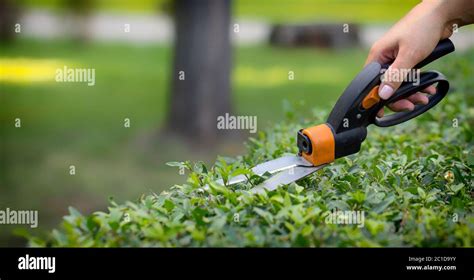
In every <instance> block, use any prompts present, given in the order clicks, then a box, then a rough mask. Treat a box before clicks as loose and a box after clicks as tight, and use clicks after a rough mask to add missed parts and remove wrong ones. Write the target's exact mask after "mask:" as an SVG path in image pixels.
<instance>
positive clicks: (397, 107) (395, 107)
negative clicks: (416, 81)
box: [388, 99, 415, 112]
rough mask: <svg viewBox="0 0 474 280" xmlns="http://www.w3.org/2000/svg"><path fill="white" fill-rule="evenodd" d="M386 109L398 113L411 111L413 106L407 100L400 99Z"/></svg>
mask: <svg viewBox="0 0 474 280" xmlns="http://www.w3.org/2000/svg"><path fill="white" fill-rule="evenodd" d="M388 107H389V108H390V109H391V110H392V111H395V112H400V111H413V109H415V104H413V103H411V102H410V101H409V100H407V99H402V100H398V101H396V102H393V103H391V104H388Z"/></svg>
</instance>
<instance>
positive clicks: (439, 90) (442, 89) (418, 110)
mask: <svg viewBox="0 0 474 280" xmlns="http://www.w3.org/2000/svg"><path fill="white" fill-rule="evenodd" d="M435 83H438V85H437V86H436V93H435V94H434V95H431V96H430V97H429V101H428V104H426V105H416V106H415V109H414V110H413V111H409V112H399V113H395V114H391V115H388V116H385V117H383V118H375V119H374V121H373V123H374V124H375V125H376V126H380V127H388V126H392V125H397V124H400V123H403V122H406V121H408V120H410V119H413V118H415V117H417V116H419V115H421V114H423V113H425V112H426V111H428V110H429V109H431V108H433V107H434V106H435V105H436V104H438V102H440V101H441V99H443V98H444V97H445V96H446V94H447V93H448V90H449V82H448V81H447V80H446V78H445V77H444V76H443V74H441V73H439V72H437V71H428V72H424V73H421V75H420V82H419V84H417V85H413V83H403V84H402V85H401V86H400V88H398V90H397V91H396V92H395V93H394V95H393V96H392V97H391V98H389V99H387V100H382V101H380V102H379V103H378V104H377V106H375V108H374V111H378V110H379V109H381V108H383V107H384V106H385V105H387V104H390V103H393V102H396V101H398V100H401V99H405V98H407V97H409V96H410V95H412V94H414V93H416V92H419V91H421V90H423V89H425V88H427V87H428V86H430V85H433V84H435Z"/></svg>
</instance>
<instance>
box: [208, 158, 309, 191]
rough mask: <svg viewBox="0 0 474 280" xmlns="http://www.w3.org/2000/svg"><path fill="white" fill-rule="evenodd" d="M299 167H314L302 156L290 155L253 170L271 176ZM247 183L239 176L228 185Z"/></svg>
mask: <svg viewBox="0 0 474 280" xmlns="http://www.w3.org/2000/svg"><path fill="white" fill-rule="evenodd" d="M298 166H306V167H312V166H313V165H312V164H311V163H310V162H308V161H307V160H305V159H304V158H302V157H300V156H295V155H290V156H283V157H280V158H277V159H274V160H270V161H266V162H263V163H260V164H257V165H255V166H254V167H253V168H252V169H251V170H252V172H253V173H255V174H256V175H258V176H262V175H263V174H265V173H267V172H268V173H270V174H275V173H277V172H280V171H283V170H288V169H291V168H294V167H298ZM245 181H247V177H245V176H244V175H238V176H235V177H232V178H230V179H229V182H228V183H227V185H235V184H238V183H242V182H245ZM216 183H218V184H221V185H223V184H224V182H223V181H222V180H217V181H216Z"/></svg>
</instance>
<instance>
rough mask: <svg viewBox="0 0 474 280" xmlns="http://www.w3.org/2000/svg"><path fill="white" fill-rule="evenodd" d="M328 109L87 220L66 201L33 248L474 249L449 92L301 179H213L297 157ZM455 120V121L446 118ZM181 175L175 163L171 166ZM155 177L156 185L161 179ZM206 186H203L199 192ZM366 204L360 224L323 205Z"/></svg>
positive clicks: (459, 114) (464, 127) (294, 119)
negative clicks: (305, 132) (274, 183)
mask: <svg viewBox="0 0 474 280" xmlns="http://www.w3.org/2000/svg"><path fill="white" fill-rule="evenodd" d="M326 113H327V112H324V113H321V112H319V113H315V116H311V117H306V118H303V117H302V116H297V115H296V114H295V113H292V112H291V111H289V112H287V120H286V121H285V122H284V123H281V124H278V125H276V126H275V127H274V128H273V129H272V130H270V131H267V132H261V133H259V134H258V137H256V138H255V139H252V138H251V139H250V140H249V142H248V144H247V145H248V153H247V154H246V155H245V156H242V157H238V158H234V159H231V158H220V159H219V160H218V161H217V163H216V164H215V165H214V166H213V167H206V166H204V165H203V164H202V163H195V164H191V163H189V162H186V163H174V164H171V165H178V166H183V167H184V168H186V169H188V172H189V177H188V180H187V183H186V184H184V185H175V186H173V187H172V188H171V189H170V190H169V191H164V192H162V193H161V194H148V195H144V196H143V197H141V198H140V199H139V200H138V201H136V202H126V203H123V204H117V203H115V202H113V201H111V203H110V207H109V211H108V212H105V213H104V212H96V213H93V214H92V215H88V216H84V215H82V214H80V213H79V212H77V211H76V210H74V209H73V208H71V209H70V214H69V215H68V216H66V217H65V218H64V221H63V223H62V225H61V227H60V229H58V230H54V231H53V232H52V233H51V234H49V235H48V237H47V238H38V237H33V238H30V245H32V246H422V247H425V246H473V240H474V215H473V201H472V195H473V185H474V184H473V175H472V169H473V168H474V153H473V152H474V148H473V141H474V140H473V133H474V132H473V128H472V127H473V123H474V110H473V108H469V106H468V104H467V103H466V102H465V96H464V95H461V94H460V93H456V92H454V93H450V94H449V96H448V97H447V98H446V99H445V100H443V102H442V103H441V104H440V105H438V106H437V108H435V109H434V110H432V112H430V113H429V114H425V115H426V116H423V117H421V118H418V119H416V120H412V121H410V122H409V123H406V124H403V125H399V126H397V127H391V128H377V127H370V128H369V132H368V137H367V140H366V141H365V143H364V144H363V147H362V150H361V151H360V152H359V153H358V154H356V155H353V156H350V157H347V158H344V159H339V160H337V161H336V162H335V163H333V164H331V165H330V166H328V167H326V168H324V169H322V170H320V171H318V172H317V173H315V174H314V175H312V176H310V177H309V178H305V179H303V180H301V181H299V182H298V183H293V184H290V185H288V186H286V187H282V188H280V189H278V190H276V191H272V192H268V193H264V194H258V195H254V194H251V193H250V192H248V189H249V188H250V187H251V185H252V184H256V183H258V181H259V180H262V179H261V178H258V177H255V176H252V177H251V179H252V180H251V183H249V184H241V185H238V186H235V187H223V186H218V185H216V184H214V183H213V182H214V181H215V180H216V179H218V178H221V177H224V178H226V177H228V176H231V175H232V174H234V175H235V174H239V173H248V170H247V169H246V168H243V167H244V166H247V167H250V166H252V165H254V164H256V163H259V162H262V161H265V160H269V159H273V158H276V157H279V156H282V155H284V154H285V153H295V152H296V147H295V132H296V131H297V130H298V129H300V128H302V127H304V126H309V125H314V124H317V123H320V122H323V121H324V119H325V117H326ZM454 119H456V120H457V124H458V126H457V127H456V125H454V126H453V120H454ZM177 172H178V170H177ZM157 183H159V182H157ZM207 183H209V184H210V186H211V188H210V190H208V191H202V190H201V187H202V186H203V185H205V184H207ZM334 209H339V210H355V211H364V213H365V220H364V224H363V226H362V227H359V226H358V225H356V224H354V225H343V224H330V223H326V221H327V220H326V217H327V215H328V213H331V212H330V211H332V210H334Z"/></svg>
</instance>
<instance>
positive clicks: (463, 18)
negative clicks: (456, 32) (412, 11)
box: [420, 0, 474, 29]
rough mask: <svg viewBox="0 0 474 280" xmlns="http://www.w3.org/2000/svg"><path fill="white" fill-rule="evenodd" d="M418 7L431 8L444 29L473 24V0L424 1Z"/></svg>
mask: <svg viewBox="0 0 474 280" xmlns="http://www.w3.org/2000/svg"><path fill="white" fill-rule="evenodd" d="M420 5H426V6H427V8H432V9H433V12H434V13H436V14H438V15H439V16H440V17H441V18H442V21H443V23H444V25H445V27H446V28H449V29H452V28H453V26H456V27H461V26H463V25H467V24H471V23H474V0H425V1H423V2H422V3H421V4H420Z"/></svg>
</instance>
